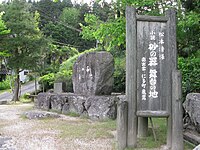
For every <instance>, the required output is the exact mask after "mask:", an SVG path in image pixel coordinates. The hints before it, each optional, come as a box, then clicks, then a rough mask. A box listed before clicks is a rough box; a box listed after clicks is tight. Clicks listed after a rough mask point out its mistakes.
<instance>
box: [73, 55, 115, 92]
mask: <svg viewBox="0 0 200 150" xmlns="http://www.w3.org/2000/svg"><path fill="white" fill-rule="evenodd" d="M113 72H114V60H113V56H112V55H111V54H110V53H108V52H104V51H103V52H91V53H87V54H83V55H81V56H79V58H78V59H77V61H76V62H75V64H74V67H73V78H72V80H73V89H74V93H75V94H83V95H110V94H111V92H112V87H113V81H114V80H113Z"/></svg>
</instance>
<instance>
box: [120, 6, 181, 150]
mask: <svg viewBox="0 0 200 150" xmlns="http://www.w3.org/2000/svg"><path fill="white" fill-rule="evenodd" d="M180 99H181V75H180V73H179V72H178V71H177V49H176V12H175V10H173V9H169V10H168V11H167V12H166V14H165V16H141V15H137V14H136V9H135V8H133V7H131V6H127V8H126V100H127V104H128V107H127V109H126V107H122V106H125V104H124V105H123V102H122V103H119V107H118V137H119V138H118V144H119V146H118V147H119V149H124V148H125V147H136V143H137V136H138V137H140V135H142V134H143V133H145V132H146V131H147V130H148V117H166V118H167V146H168V148H169V149H171V150H177V149H178V150H183V135H182V107H181V104H182V103H181V100H180ZM146 133H147V132H146ZM126 134H127V136H126ZM120 137H123V138H120Z"/></svg>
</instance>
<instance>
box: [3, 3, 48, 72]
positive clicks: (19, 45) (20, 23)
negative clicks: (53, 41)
mask: <svg viewBox="0 0 200 150" xmlns="http://www.w3.org/2000/svg"><path fill="white" fill-rule="evenodd" d="M4 7H5V8H4V9H5V10H4V11H5V14H4V16H3V20H4V21H5V24H6V26H7V27H8V28H9V29H10V30H11V32H10V35H9V36H7V38H5V39H3V41H2V43H3V44H2V45H1V46H2V47H3V48H4V49H6V50H7V52H8V54H10V56H9V57H8V58H7V62H8V65H9V67H10V68H12V69H19V68H20V69H31V68H34V67H36V66H37V62H38V61H37V60H38V59H40V58H41V55H40V54H41V53H40V52H41V51H40V50H41V47H42V45H44V44H43V39H42V34H41V32H40V31H39V28H38V22H37V21H38V17H39V16H38V15H39V14H37V13H35V15H36V16H34V14H32V13H30V11H29V8H30V5H29V4H28V3H26V1H24V0H13V1H12V2H10V3H8V4H6V5H4ZM16 16H18V17H16Z"/></svg>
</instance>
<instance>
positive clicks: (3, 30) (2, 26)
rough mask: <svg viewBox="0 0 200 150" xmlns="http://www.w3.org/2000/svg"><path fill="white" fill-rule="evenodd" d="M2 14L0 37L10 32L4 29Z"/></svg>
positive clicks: (0, 18) (0, 15)
mask: <svg viewBox="0 0 200 150" xmlns="http://www.w3.org/2000/svg"><path fill="white" fill-rule="evenodd" d="M3 14H4V13H3V12H1V13H0V36H1V35H5V34H8V33H9V32H10V30H8V29H7V28H6V25H5V22H4V21H3V20H2V15H3Z"/></svg>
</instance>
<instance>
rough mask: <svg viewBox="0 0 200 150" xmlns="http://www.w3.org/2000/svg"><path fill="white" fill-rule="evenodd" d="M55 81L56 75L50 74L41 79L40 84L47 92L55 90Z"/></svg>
mask: <svg viewBox="0 0 200 150" xmlns="http://www.w3.org/2000/svg"><path fill="white" fill-rule="evenodd" d="M54 81H55V74H54V73H49V74H46V75H44V76H42V77H40V78H39V84H41V85H43V86H44V89H45V90H48V89H51V88H53V83H54Z"/></svg>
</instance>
